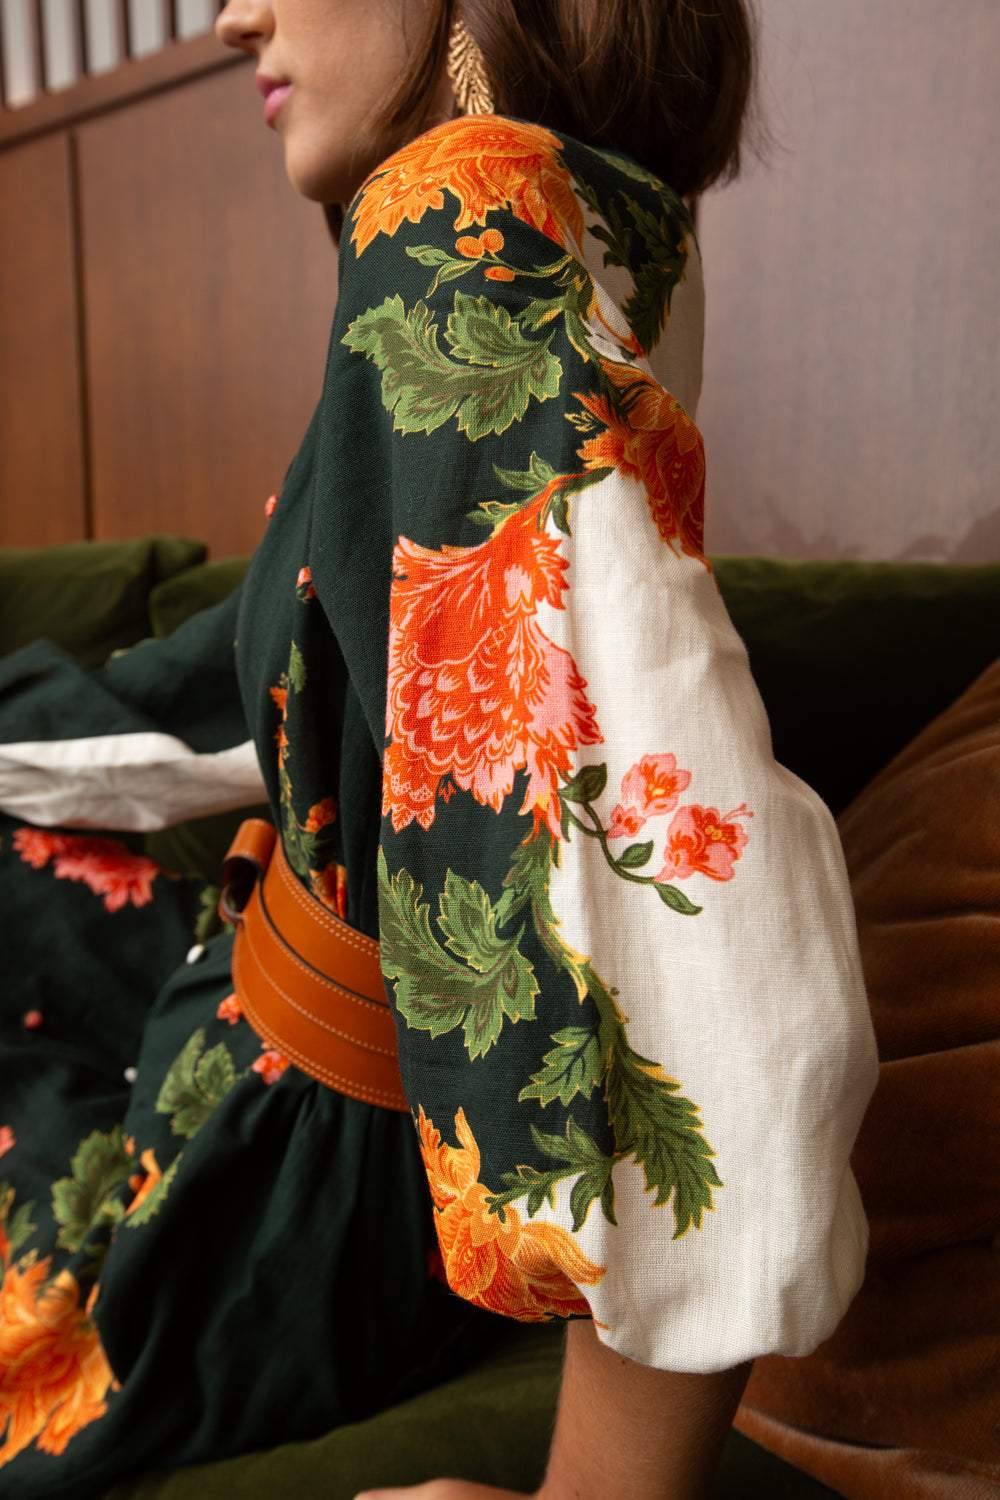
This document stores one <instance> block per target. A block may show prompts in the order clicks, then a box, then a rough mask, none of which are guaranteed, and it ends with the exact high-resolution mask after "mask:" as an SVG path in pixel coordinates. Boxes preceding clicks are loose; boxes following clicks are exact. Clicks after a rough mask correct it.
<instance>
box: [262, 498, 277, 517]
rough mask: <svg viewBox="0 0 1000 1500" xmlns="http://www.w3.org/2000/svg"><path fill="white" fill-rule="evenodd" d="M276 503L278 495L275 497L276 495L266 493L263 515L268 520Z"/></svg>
mask: <svg viewBox="0 0 1000 1500" xmlns="http://www.w3.org/2000/svg"><path fill="white" fill-rule="evenodd" d="M277 503H278V497H277V495H268V497H267V499H266V500H265V501H264V514H265V516H266V517H267V519H268V520H270V519H271V517H272V516H273V515H274V508H275V506H276V505H277Z"/></svg>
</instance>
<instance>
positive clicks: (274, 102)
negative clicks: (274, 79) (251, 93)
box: [264, 83, 292, 125]
mask: <svg viewBox="0 0 1000 1500" xmlns="http://www.w3.org/2000/svg"><path fill="white" fill-rule="evenodd" d="M291 92H292V85H291V84H290V83H282V84H279V85H278V87H277V88H276V89H271V91H270V93H269V94H268V96H267V98H266V99H265V100H264V119H265V120H266V121H267V123H268V125H272V124H273V123H274V117H275V115H276V114H277V113H278V110H279V109H280V108H281V106H282V105H283V104H284V102H285V100H286V99H287V98H288V95H289V94H290V93H291Z"/></svg>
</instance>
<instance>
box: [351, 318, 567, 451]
mask: <svg viewBox="0 0 1000 1500" xmlns="http://www.w3.org/2000/svg"><path fill="white" fill-rule="evenodd" d="M552 337H553V334H550V335H549V337H548V338H547V339H545V340H538V341H536V340H530V339H527V338H525V337H524V334H523V333H522V331H521V327H520V324H519V322H518V321H517V320H515V319H513V318H512V317H511V316H510V313H509V312H508V311H507V309H506V308H505V307H502V306H500V305H499V304H496V303H493V302H491V301H490V300H489V298H487V297H475V296H469V295H467V294H466V293H463V292H460V291H456V292H455V300H454V305H453V308H452V311H451V312H450V313H449V314H448V318H447V321H446V324H445V339H446V340H447V342H448V344H449V346H450V349H451V353H450V354H448V353H445V351H444V350H443V349H442V348H441V346H440V344H439V342H438V325H437V323H436V322H435V320H434V314H433V313H432V311H431V309H430V308H429V307H428V306H427V304H426V302H424V301H423V300H418V301H417V302H416V303H414V305H413V307H412V309H410V311H409V312H407V311H406V309H405V308H404V306H403V300H402V298H401V297H400V295H399V293H398V292H397V293H395V294H394V295H393V296H392V297H387V298H386V299H385V301H384V302H383V303H381V305H380V306H378V307H373V308H369V309H368V311H367V312H364V313H361V314H360V315H359V316H358V317H357V318H355V319H354V321H353V322H352V323H351V324H350V325H349V326H348V329H347V332H346V333H345V334H344V338H343V342H344V343H345V344H346V345H347V347H348V348H349V349H352V350H354V351H355V352H357V353H362V354H366V355H367V356H368V357H369V358H370V359H371V360H373V361H374V363H375V365H376V366H377V367H378V369H379V370H381V372H382V404H383V405H384V407H385V408H386V410H387V411H390V412H392V413H393V419H394V426H395V428H396V430H397V431H401V432H408V433H412V432H426V433H430V432H433V431H435V429H436V428H438V427H440V426H442V425H443V423H445V422H447V421H448V420H449V419H450V418H451V417H453V416H455V415H456V414H457V416H458V428H459V431H460V432H464V433H465V434H466V435H467V436H468V438H469V439H470V441H473V442H474V441H475V440H476V439H477V438H482V437H486V436H487V435H488V434H489V433H496V434H499V433H502V432H506V430H507V428H508V427H510V426H511V425H512V423H514V422H516V421H519V420H520V419H521V418H522V417H523V416H524V413H525V412H526V411H527V408H528V403H529V401H530V399H531V397H532V396H534V397H535V399H536V400H539V401H544V400H546V399H547V398H548V397H550V396H555V395H558V392H559V384H560V380H561V378H562V363H561V361H560V360H559V358H558V357H557V356H556V355H554V354H552V353H550V351H549V344H550V343H551V341H552Z"/></svg>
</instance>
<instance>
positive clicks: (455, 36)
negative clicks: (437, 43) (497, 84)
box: [447, 12, 494, 115]
mask: <svg viewBox="0 0 1000 1500" xmlns="http://www.w3.org/2000/svg"><path fill="white" fill-rule="evenodd" d="M447 68H448V77H449V79H450V80H451V87H452V92H453V93H454V95H455V101H456V103H457V104H458V107H459V109H460V111H461V112H462V114H463V115H491V114H493V112H494V111H493V95H492V93H491V91H490V81H489V78H488V77H487V74H486V60H485V58H484V57H483V54H482V52H481V51H480V49H479V46H478V44H477V43H476V42H475V41H473V39H472V37H471V36H470V34H469V31H468V29H467V27H466V25H465V22H464V21H463V20H462V17H461V15H459V14H458V13H457V12H456V14H455V18H454V20H453V21H452V26H451V34H450V35H449V37H448V62H447Z"/></svg>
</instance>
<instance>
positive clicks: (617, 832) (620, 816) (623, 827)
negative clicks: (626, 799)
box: [608, 802, 646, 839]
mask: <svg viewBox="0 0 1000 1500" xmlns="http://www.w3.org/2000/svg"><path fill="white" fill-rule="evenodd" d="M645 821H646V820H645V818H644V817H643V815H642V813H641V812H640V811H639V809H638V808H637V807H625V806H623V805H622V803H621V802H616V803H615V805H614V807H613V808H612V809H611V821H610V823H609V824H608V838H609V839H631V838H634V837H635V835H636V834H637V833H638V832H639V829H640V828H641V827H642V825H643V823H645Z"/></svg>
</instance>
